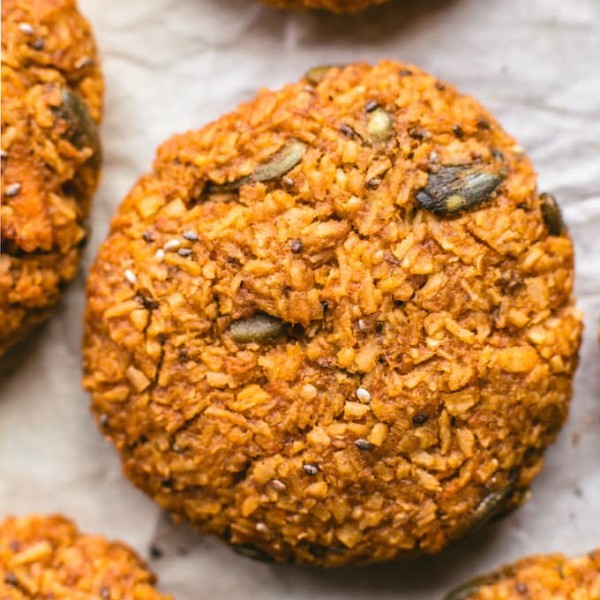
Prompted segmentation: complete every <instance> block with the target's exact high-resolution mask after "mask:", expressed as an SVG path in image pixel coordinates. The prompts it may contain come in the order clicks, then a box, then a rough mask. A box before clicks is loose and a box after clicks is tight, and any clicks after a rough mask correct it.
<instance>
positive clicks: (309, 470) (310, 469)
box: [302, 463, 319, 475]
mask: <svg viewBox="0 0 600 600" xmlns="http://www.w3.org/2000/svg"><path fill="white" fill-rule="evenodd" d="M302 470H303V471H304V472H305V473H306V474H307V475H316V474H317V473H318V472H319V467H317V466H316V465H311V464H308V463H307V464H305V465H302Z"/></svg>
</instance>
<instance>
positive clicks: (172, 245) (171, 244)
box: [163, 240, 181, 252]
mask: <svg viewBox="0 0 600 600" xmlns="http://www.w3.org/2000/svg"><path fill="white" fill-rule="evenodd" d="M179 246H181V242H180V241H179V240H169V241H168V242H167V243H166V244H165V245H164V246H163V249H164V250H166V251H167V252H168V251H169V250H177V248H179Z"/></svg>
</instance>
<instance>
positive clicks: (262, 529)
mask: <svg viewBox="0 0 600 600" xmlns="http://www.w3.org/2000/svg"><path fill="white" fill-rule="evenodd" d="M254 529H256V531H258V533H268V531H269V528H268V527H267V526H266V525H265V524H264V523H262V522H259V523H257V524H256V525H255V526H254Z"/></svg>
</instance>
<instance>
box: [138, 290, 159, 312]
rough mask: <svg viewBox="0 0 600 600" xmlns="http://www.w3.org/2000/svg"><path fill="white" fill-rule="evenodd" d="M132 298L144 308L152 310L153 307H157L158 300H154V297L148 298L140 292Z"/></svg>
mask: <svg viewBox="0 0 600 600" xmlns="http://www.w3.org/2000/svg"><path fill="white" fill-rule="evenodd" d="M134 300H135V301H136V302H138V303H139V304H141V305H142V306H143V307H144V308H145V309H146V310H154V309H155V308H158V300H154V298H148V297H146V296H143V295H142V294H136V295H135V297H134Z"/></svg>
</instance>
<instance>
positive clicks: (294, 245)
mask: <svg viewBox="0 0 600 600" xmlns="http://www.w3.org/2000/svg"><path fill="white" fill-rule="evenodd" d="M290 250H291V251H292V253H293V254H300V252H302V240H292V241H291V242H290Z"/></svg>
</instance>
